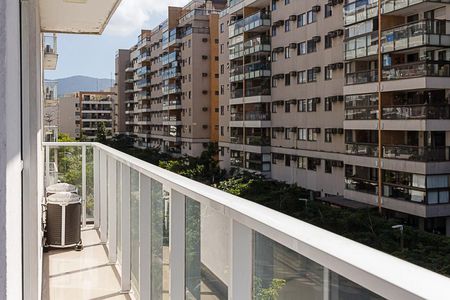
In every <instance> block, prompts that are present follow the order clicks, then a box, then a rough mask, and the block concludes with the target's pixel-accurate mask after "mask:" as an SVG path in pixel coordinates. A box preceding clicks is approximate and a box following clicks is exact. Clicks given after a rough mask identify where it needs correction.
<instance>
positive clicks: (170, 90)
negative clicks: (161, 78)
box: [161, 84, 181, 95]
mask: <svg viewBox="0 0 450 300" xmlns="http://www.w3.org/2000/svg"><path fill="white" fill-rule="evenodd" d="M161 91H162V94H163V95H171V94H179V93H181V87H180V86H179V85H178V84H169V85H165V86H163V87H162V88H161Z"/></svg>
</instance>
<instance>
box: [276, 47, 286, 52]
mask: <svg viewBox="0 0 450 300" xmlns="http://www.w3.org/2000/svg"><path fill="white" fill-rule="evenodd" d="M283 51H284V48H283V47H276V48H275V49H273V52H275V53H281V52H283Z"/></svg>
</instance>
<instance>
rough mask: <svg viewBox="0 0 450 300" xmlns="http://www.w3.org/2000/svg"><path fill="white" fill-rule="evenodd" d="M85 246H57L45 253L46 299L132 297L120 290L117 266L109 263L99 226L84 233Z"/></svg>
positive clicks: (44, 279) (44, 297) (44, 288)
mask: <svg viewBox="0 0 450 300" xmlns="http://www.w3.org/2000/svg"><path fill="white" fill-rule="evenodd" d="M81 236H82V240H83V245H84V249H83V250H82V251H79V252H77V251H74V250H73V249H70V248H69V249H53V250H50V251H49V252H47V253H44V266H43V283H44V284H43V297H42V299H44V300H45V299H48V300H53V299H66V300H69V299H77V300H81V299H130V298H129V296H128V295H125V294H120V282H119V277H118V275H117V273H116V270H115V268H114V267H113V266H112V265H109V264H108V257H107V254H106V251H105V248H104V246H103V245H102V244H101V243H100V238H99V234H98V232H97V230H95V229H93V228H87V229H85V230H83V231H82V233H81Z"/></svg>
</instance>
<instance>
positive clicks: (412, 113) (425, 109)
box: [382, 105, 450, 120]
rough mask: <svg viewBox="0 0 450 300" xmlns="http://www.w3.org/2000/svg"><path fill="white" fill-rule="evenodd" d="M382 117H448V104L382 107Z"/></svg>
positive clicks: (449, 107)
mask: <svg viewBox="0 0 450 300" xmlns="http://www.w3.org/2000/svg"><path fill="white" fill-rule="evenodd" d="M382 117H383V119H386V120H411V119H412V120H414V119H437V120H439V119H441V120H442V119H449V118H450V106H449V105H396V106H389V107H383V115H382Z"/></svg>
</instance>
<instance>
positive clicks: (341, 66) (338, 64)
mask: <svg viewBox="0 0 450 300" xmlns="http://www.w3.org/2000/svg"><path fill="white" fill-rule="evenodd" d="M336 67H337V68H338V69H343V68H344V63H342V62H339V63H336Z"/></svg>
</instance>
